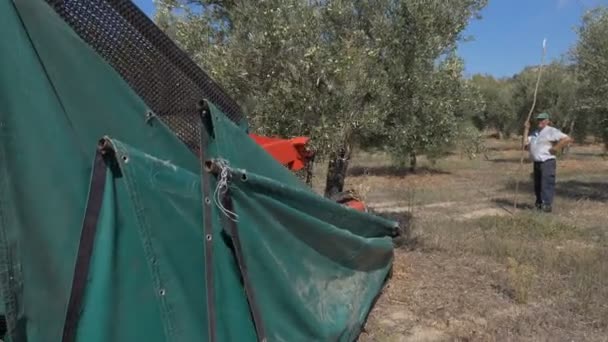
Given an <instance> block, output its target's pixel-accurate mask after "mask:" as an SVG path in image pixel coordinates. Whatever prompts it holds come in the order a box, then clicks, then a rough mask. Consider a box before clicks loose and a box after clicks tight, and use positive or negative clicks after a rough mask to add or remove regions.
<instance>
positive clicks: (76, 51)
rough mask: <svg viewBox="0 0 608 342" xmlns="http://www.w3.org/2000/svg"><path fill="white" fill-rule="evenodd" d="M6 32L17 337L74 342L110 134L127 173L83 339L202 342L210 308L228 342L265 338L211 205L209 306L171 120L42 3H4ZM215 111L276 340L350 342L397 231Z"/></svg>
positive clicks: (93, 268)
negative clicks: (305, 179)
mask: <svg viewBox="0 0 608 342" xmlns="http://www.w3.org/2000/svg"><path fill="white" fill-rule="evenodd" d="M0 35H1V38H2V39H0V56H2V63H0V291H1V295H2V303H1V304H2V307H3V309H4V313H5V315H6V317H7V322H8V324H9V329H10V335H9V336H8V340H9V341H17V342H21V341H27V342H47V341H62V334H63V330H64V322H65V319H66V313H67V310H68V302H69V299H70V294H71V292H72V290H73V289H72V280H73V278H74V275H75V274H74V273H75V271H74V270H75V265H76V263H77V252H78V250H79V243H80V236H81V230H82V226H83V221H84V218H85V217H84V216H85V209H86V208H87V198H88V195H89V188H90V187H91V177H92V176H91V175H92V171H93V168H92V165H93V162H94V159H95V154H96V146H97V143H98V141H99V139H100V138H102V137H104V136H109V137H111V142H112V146H113V148H114V150H115V152H116V156H117V158H115V159H112V160H115V162H116V163H117V165H116V166H112V165H110V164H108V165H110V166H108V169H107V174H106V178H105V185H104V186H103V189H102V190H103V200H102V201H101V212H100V215H99V219H98V220H97V223H96V229H97V230H96V234H95V236H94V247H93V249H92V257H91V261H90V264H89V265H90V267H89V273H88V277H87V282H86V288H85V292H84V298H83V303H82V308H81V310H80V311H79V313H80V315H79V320H78V325H77V329H76V341H78V342H95V341H100V342H101V341H151V342H153V341H205V340H207V339H208V336H209V325H208V317H209V312H207V304H208V302H209V301H213V303H214V304H215V309H216V312H215V317H216V337H217V341H253V340H255V339H256V338H257V337H258V336H257V335H256V330H255V325H254V322H253V320H252V313H251V307H250V301H249V300H248V299H249V298H248V297H247V296H246V293H245V287H244V279H243V275H242V273H241V268H240V267H239V265H238V264H237V259H236V256H235V247H234V244H233V243H232V241H231V239H230V234H229V230H227V228H226V218H225V217H224V214H223V213H222V212H221V211H220V210H219V208H218V206H217V205H215V204H214V205H213V206H212V215H211V222H212V227H213V240H212V241H213V267H212V271H213V274H214V279H213V289H214V290H215V296H214V297H213V298H207V295H206V285H205V276H206V274H207V273H208V271H209V270H208V269H206V268H205V262H204V261H205V235H204V233H203V222H204V217H203V216H204V215H203V210H202V206H203V205H202V203H203V195H202V192H201V171H200V163H199V160H198V159H197V157H196V156H195V155H193V154H192V153H191V152H190V151H189V150H188V149H187V148H186V146H185V145H184V144H183V143H182V142H181V141H180V140H179V139H178V138H177V137H176V136H175V135H174V134H173V133H172V132H171V131H170V129H168V128H167V127H166V126H165V125H164V124H163V123H162V122H161V121H160V120H158V119H153V120H146V113H147V112H148V110H149V109H148V107H147V106H146V104H145V103H144V102H143V101H142V100H141V99H140V98H139V97H138V96H137V95H136V94H135V93H134V92H133V91H132V89H131V88H130V87H129V86H128V85H127V84H126V83H125V82H124V81H123V80H122V78H121V77H120V76H119V75H118V74H117V73H116V72H115V71H114V70H113V69H112V68H111V67H110V66H109V65H108V64H107V63H106V62H105V61H104V60H103V59H102V58H101V57H100V56H98V55H97V54H96V53H95V52H94V51H93V50H92V49H91V48H90V47H89V46H88V45H86V43H84V42H83V41H82V40H81V39H80V38H79V37H78V36H77V35H76V34H75V33H74V32H73V31H72V30H71V28H70V27H69V26H67V25H66V24H65V23H64V22H63V21H62V20H61V19H60V18H59V17H58V16H57V15H56V14H55V13H54V11H53V10H52V9H50V8H49V7H48V5H47V4H46V3H45V2H44V1H41V0H14V1H0ZM210 108H211V116H212V127H211V133H212V134H211V137H210V139H209V141H208V145H207V146H206V155H207V156H208V157H209V158H221V159H223V160H225V161H226V162H227V163H228V165H229V167H230V169H229V170H230V173H231V174H233V178H232V182H230V185H229V189H230V194H231V197H232V200H233V203H234V211H235V212H236V213H237V215H238V221H237V222H236V224H235V225H236V228H237V229H238V232H239V235H240V243H241V247H242V248H241V249H242V254H243V258H244V263H245V264H246V265H247V268H248V273H247V275H248V276H247V280H248V282H249V283H250V284H251V286H252V288H253V289H254V290H255V298H256V303H257V308H258V310H259V312H260V317H261V319H262V323H263V327H264V330H265V333H266V336H267V340H268V341H330V340H339V341H349V340H353V339H354V338H356V336H357V335H358V334H359V332H360V329H361V324H362V323H363V322H364V320H365V317H366V315H367V314H368V312H369V310H370V309H371V305H372V302H373V300H374V298H375V297H376V296H377V295H378V293H379V292H380V290H381V288H382V286H383V284H384V281H385V279H386V277H387V274H388V272H389V269H390V267H391V263H392V243H391V238H390V236H391V235H392V234H393V233H394V232H395V224H394V223H393V222H390V221H387V220H384V219H381V218H378V217H375V216H371V215H367V214H364V213H360V212H356V211H354V210H350V209H347V208H344V207H342V206H340V205H337V204H335V203H333V202H331V201H328V200H326V199H324V198H321V197H319V196H317V195H316V194H314V193H313V192H312V191H311V190H310V189H309V188H307V187H306V186H305V185H303V184H302V183H301V182H300V181H299V180H298V179H297V178H296V177H295V176H294V175H293V174H291V173H290V172H289V171H288V170H286V169H285V168H284V167H282V166H281V165H279V164H278V163H276V162H275V161H274V160H273V159H272V157H271V156H269V155H268V154H266V153H265V152H264V151H263V150H262V149H261V148H260V147H259V146H257V145H256V144H255V143H254V142H253V141H252V140H251V139H250V138H249V137H248V136H247V134H246V133H245V132H243V130H242V129H241V128H239V127H237V126H236V125H234V124H233V123H232V122H231V121H230V120H228V119H227V118H226V117H225V116H224V115H223V114H222V113H221V112H219V111H218V110H217V109H216V108H215V107H214V106H213V105H211V106H210ZM123 156H126V158H124V159H123V158H122V157H123ZM108 158H109V157H108ZM125 159H126V160H125ZM242 173H246V174H247V180H246V181H243V180H242V178H241V177H240V175H241V174H242ZM211 180H212V181H211V188H212V190H213V189H215V187H216V186H217V182H216V180H215V177H212V178H211Z"/></svg>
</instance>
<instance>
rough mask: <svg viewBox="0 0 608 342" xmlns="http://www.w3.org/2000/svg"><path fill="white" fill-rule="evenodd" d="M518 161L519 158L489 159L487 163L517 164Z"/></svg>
mask: <svg viewBox="0 0 608 342" xmlns="http://www.w3.org/2000/svg"><path fill="white" fill-rule="evenodd" d="M520 160H521V159H520V158H519V157H515V158H490V159H488V161H490V162H492V163H519V162H520Z"/></svg>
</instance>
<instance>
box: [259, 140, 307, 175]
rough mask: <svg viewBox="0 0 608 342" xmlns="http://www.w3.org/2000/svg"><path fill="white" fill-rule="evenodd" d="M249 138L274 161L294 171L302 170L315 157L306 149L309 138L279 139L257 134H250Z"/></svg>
mask: <svg viewBox="0 0 608 342" xmlns="http://www.w3.org/2000/svg"><path fill="white" fill-rule="evenodd" d="M249 136H250V137H251V139H253V140H254V141H255V142H256V143H257V144H258V145H260V146H262V148H264V150H266V152H268V153H269V154H270V155H271V156H273V157H274V159H276V160H277V161H278V162H279V163H281V164H283V165H285V167H287V168H288V169H290V170H292V171H299V170H302V169H303V168H304V167H305V166H306V164H307V163H308V162H309V161H310V159H311V158H312V156H313V155H314V153H313V152H312V151H310V150H309V149H308V148H307V147H306V145H307V144H308V142H309V141H310V138H307V137H296V138H292V139H279V138H269V137H264V136H261V135H256V134H249Z"/></svg>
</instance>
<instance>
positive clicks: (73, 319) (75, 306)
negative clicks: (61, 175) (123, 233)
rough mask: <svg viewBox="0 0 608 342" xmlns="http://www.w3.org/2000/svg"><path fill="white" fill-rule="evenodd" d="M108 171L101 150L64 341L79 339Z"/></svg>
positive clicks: (92, 180) (76, 269)
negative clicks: (80, 319) (79, 325)
mask: <svg viewBox="0 0 608 342" xmlns="http://www.w3.org/2000/svg"><path fill="white" fill-rule="evenodd" d="M106 170H107V168H106V163H105V160H104V154H103V151H102V149H98V150H97V153H96V155H95V162H94V165H93V174H92V176H91V183H90V188H89V197H88V199H87V206H86V210H85V214H84V220H83V223H82V230H81V233H80V243H79V245H78V254H77V258H76V266H75V268H74V277H73V279H72V290H71V292H70V300H69V302H68V310H67V314H66V318H65V323H64V326H63V338H62V341H63V342H74V341H75V339H76V330H77V327H78V320H79V318H80V312H81V309H82V301H83V298H84V293H85V287H86V283H87V278H88V275H89V266H90V262H91V256H92V255H93V247H94V245H95V233H96V231H97V222H98V220H99V215H100V213H101V205H102V202H103V195H104V188H105V183H106V172H107V171H106Z"/></svg>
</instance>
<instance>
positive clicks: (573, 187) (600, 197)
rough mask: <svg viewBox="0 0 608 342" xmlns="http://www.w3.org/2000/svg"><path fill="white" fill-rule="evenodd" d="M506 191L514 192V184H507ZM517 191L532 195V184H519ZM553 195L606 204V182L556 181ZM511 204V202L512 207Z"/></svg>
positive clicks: (607, 183) (607, 191)
mask: <svg viewBox="0 0 608 342" xmlns="http://www.w3.org/2000/svg"><path fill="white" fill-rule="evenodd" d="M507 189H508V190H515V182H514V181H511V182H509V183H508V184H507ZM519 190H520V191H522V192H526V191H527V192H531V193H533V190H534V184H533V183H532V181H526V182H521V183H520V184H519ZM555 195H556V196H558V197H563V198H569V199H573V200H584V199H587V200H591V201H597V202H608V182H598V181H580V180H567V181H560V180H559V179H558V181H557V189H556V190H555ZM512 203H513V202H511V205H512Z"/></svg>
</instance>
